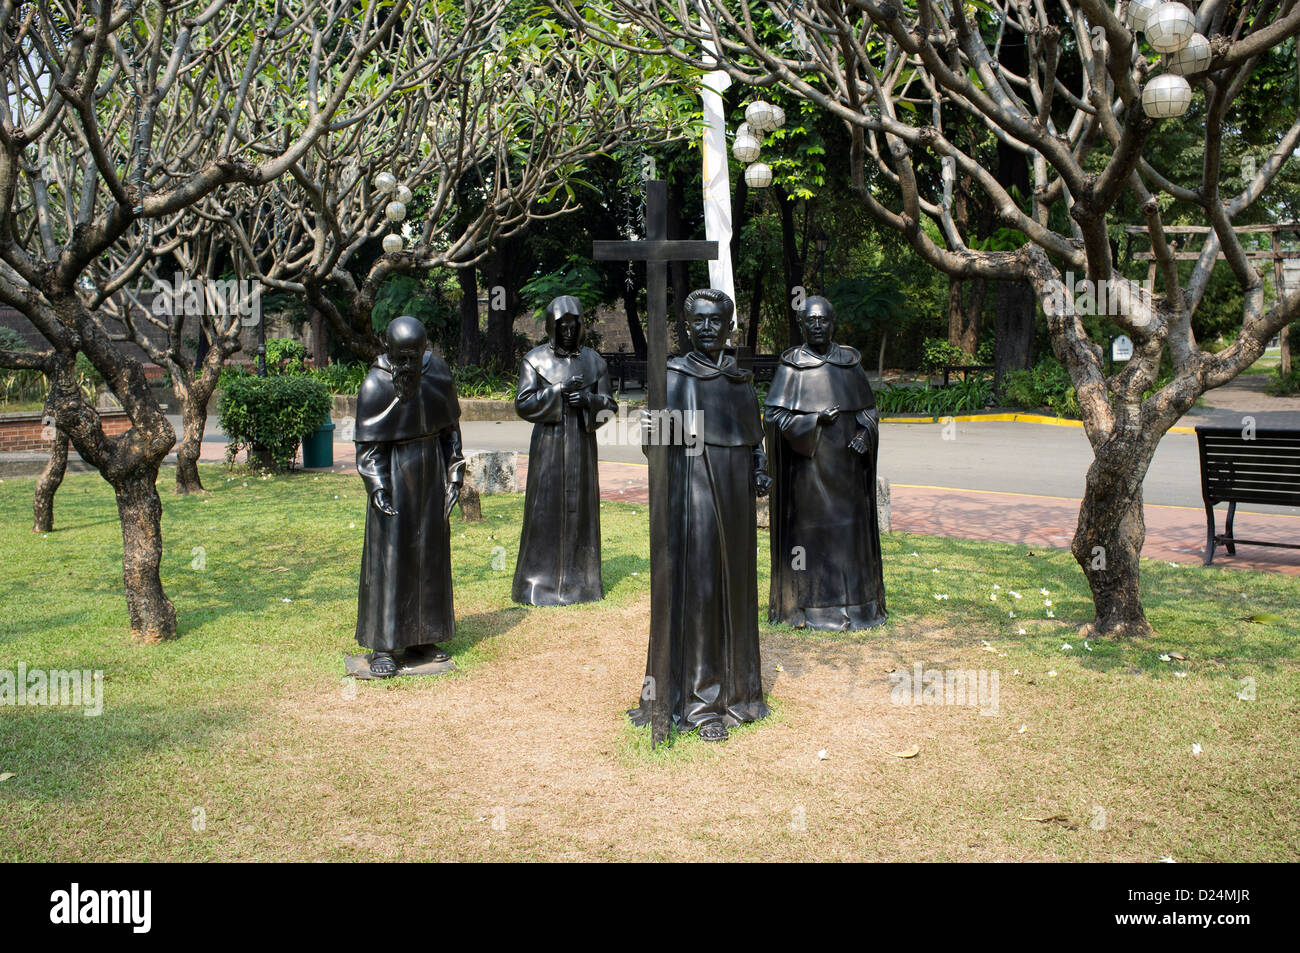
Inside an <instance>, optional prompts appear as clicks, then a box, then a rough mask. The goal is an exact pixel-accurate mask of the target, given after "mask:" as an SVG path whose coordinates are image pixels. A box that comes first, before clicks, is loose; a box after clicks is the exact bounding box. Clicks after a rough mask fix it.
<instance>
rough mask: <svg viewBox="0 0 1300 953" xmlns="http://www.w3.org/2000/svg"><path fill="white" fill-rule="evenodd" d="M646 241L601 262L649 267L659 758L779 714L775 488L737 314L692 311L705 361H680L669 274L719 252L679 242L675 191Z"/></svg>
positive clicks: (649, 450) (607, 246) (717, 305)
mask: <svg viewBox="0 0 1300 953" xmlns="http://www.w3.org/2000/svg"><path fill="white" fill-rule="evenodd" d="M646 233H647V234H646V239H645V240H644V241H617V242H596V243H595V257H596V258H597V259H598V260H606V261H608V260H633V261H644V262H645V263H646V289H647V298H648V301H647V305H648V306H647V318H648V325H649V327H648V329H647V357H648V360H647V377H648V381H647V384H648V388H647V389H648V391H649V393H648V395H647V396H648V400H647V403H648V405H649V413H650V415H651V416H652V418H653V419H654V420H655V422H656V424H658V426H656V427H655V428H654V433H655V439H654V440H652V441H650V442H649V444H648V446H647V447H646V454H647V456H648V457H649V462H650V590H651V598H650V645H649V651H648V653H647V661H646V677H645V681H644V683H643V685H642V691H641V700H640V705H639V706H638V707H637V708H635V709H633V710H632V711H630V712H629V715H630V716H631V717H632V720H633V722H634V723H636V724H647V723H648V724H649V725H650V728H651V743H652V744H655V745H657V744H658V743H659V742H661V741H663V740H665V739H666V738H667V737H668V734H669V731H670V730H671V728H672V727H673V726H676V727H677V728H678V729H679V730H681V731H691V730H695V729H699V731H700V736H701V737H702V738H704V739H705V740H709V741H721V740H724V739H725V738H726V737H727V728H728V726H734V725H736V724H739V723H740V722H745V721H753V720H755V719H758V718H762V717H764V716H765V715H766V714H767V706H766V704H765V703H764V700H763V689H762V679H761V673H760V667H759V655H758V593H757V581H756V569H757V567H756V564H755V558H756V552H755V551H756V548H757V547H756V533H757V530H756V523H755V497H756V496H757V495H764V494H766V492H767V487H768V484H769V483H770V481H769V480H768V477H767V473H766V458H765V457H764V455H763V428H762V420H761V417H760V415H759V409H758V400H757V397H756V395H755V393H754V389H753V383H752V375H750V374H749V372H747V371H743V370H741V369H740V368H739V367H737V366H736V362H735V360H734V359H733V358H730V357H727V356H725V355H724V354H723V345H724V344H725V343H726V338H727V334H728V332H729V331H730V327H731V318H732V315H733V313H734V311H735V303H734V302H733V301H732V300H731V298H730V297H729V296H728V295H727V294H726V293H725V292H722V291H718V290H714V289H702V290H700V291H696V292H693V293H692V294H691V295H690V296H689V297H688V299H687V302H686V305H687V308H686V310H687V324H688V326H689V328H690V332H691V343H692V345H693V350H692V352H691V353H690V354H688V355H687V356H685V357H681V358H673V359H672V361H669V360H668V353H667V351H668V344H667V337H668V335H667V331H668V268H667V266H668V262H670V261H702V260H711V259H713V258H714V257H716V255H717V243H716V242H700V241H673V240H669V239H668V237H667V189H666V186H665V184H664V183H663V182H656V181H651V182H648V183H647V188H646Z"/></svg>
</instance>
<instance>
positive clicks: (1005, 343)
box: [993, 281, 1035, 391]
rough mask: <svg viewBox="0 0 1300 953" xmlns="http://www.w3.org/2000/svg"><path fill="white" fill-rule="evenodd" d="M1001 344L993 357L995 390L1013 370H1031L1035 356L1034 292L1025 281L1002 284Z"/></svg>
mask: <svg viewBox="0 0 1300 953" xmlns="http://www.w3.org/2000/svg"><path fill="white" fill-rule="evenodd" d="M997 309H998V316H997V322H996V326H995V333H996V336H997V345H996V348H995V351H994V356H993V389H994V390H995V391H996V390H1000V389H1001V387H1002V378H1003V376H1004V375H1005V374H1007V373H1008V372H1009V371H1020V370H1025V369H1026V368H1028V367H1029V366H1030V365H1031V364H1032V362H1033V357H1034V313H1035V312H1034V289H1033V288H1032V287H1030V285H1029V284H1027V283H1026V282H1023V281H999V282H998V291H997Z"/></svg>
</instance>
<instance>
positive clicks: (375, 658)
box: [370, 652, 397, 678]
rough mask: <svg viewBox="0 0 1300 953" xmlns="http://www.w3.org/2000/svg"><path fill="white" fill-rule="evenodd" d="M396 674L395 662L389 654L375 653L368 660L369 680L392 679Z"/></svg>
mask: <svg viewBox="0 0 1300 953" xmlns="http://www.w3.org/2000/svg"><path fill="white" fill-rule="evenodd" d="M396 674H397V662H396V660H395V659H394V658H393V656H392V653H390V652H376V653H375V654H374V655H372V656H371V658H370V677H371V678H392V677H393V676H394V675H396Z"/></svg>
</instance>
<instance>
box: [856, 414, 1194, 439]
mask: <svg viewBox="0 0 1300 953" xmlns="http://www.w3.org/2000/svg"><path fill="white" fill-rule="evenodd" d="M940 421H943V422H945V423H946V422H948V421H953V422H955V423H964V424H969V423H1019V424H1046V425H1047V426H1049V427H1082V426H1083V421H1082V420H1071V419H1070V418H1068V417H1048V416H1047V415H1045V414H1014V413H1013V414H960V415H958V416H955V417H954V416H950V415H944V416H942V417H881V418H880V422H881V423H882V424H936V423H939V422H940ZM1165 433H1189V434H1194V433H1196V428H1195V427H1170V428H1169V429H1168V430H1166V431H1165Z"/></svg>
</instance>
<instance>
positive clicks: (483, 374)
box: [451, 364, 519, 400]
mask: <svg viewBox="0 0 1300 953" xmlns="http://www.w3.org/2000/svg"><path fill="white" fill-rule="evenodd" d="M451 376H452V378H454V379H455V381H456V395H457V396H458V397H469V398H484V399H489V400H514V399H515V394H516V392H517V391H518V390H519V380H518V378H517V377H515V375H514V374H513V373H511V372H508V371H504V370H501V369H499V368H496V367H478V366H477V365H472V364H471V365H469V366H467V367H453V368H452V369H451Z"/></svg>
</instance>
